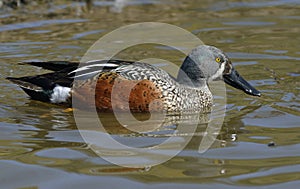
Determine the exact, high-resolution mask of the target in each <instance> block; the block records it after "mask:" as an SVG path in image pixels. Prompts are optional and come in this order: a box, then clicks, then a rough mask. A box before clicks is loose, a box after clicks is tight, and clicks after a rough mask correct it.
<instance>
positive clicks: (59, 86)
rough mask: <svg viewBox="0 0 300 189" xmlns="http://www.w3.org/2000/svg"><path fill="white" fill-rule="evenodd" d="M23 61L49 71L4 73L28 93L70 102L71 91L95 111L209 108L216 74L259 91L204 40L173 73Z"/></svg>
mask: <svg viewBox="0 0 300 189" xmlns="http://www.w3.org/2000/svg"><path fill="white" fill-rule="evenodd" d="M27 64H31V65H34V66H39V67H42V68H45V69H49V70H52V71H54V72H52V73H48V74H43V75H37V76H29V77H21V78H11V77H10V78H8V79H9V80H11V81H12V82H14V83H16V84H18V85H19V86H20V87H21V88H22V89H23V90H24V91H25V92H26V93H27V94H28V95H29V96H31V98H32V99H36V100H40V101H45V102H52V103H71V100H70V99H71V97H72V98H73V101H74V100H76V101H79V102H80V103H82V104H83V105H87V106H94V105H96V107H97V109H98V110H99V111H119V110H121V111H126V110H130V111H133V112H149V111H153V110H154V111H167V112H177V111H204V110H208V109H209V108H210V107H211V105H212V94H211V92H210V91H209V88H208V86H207V82H208V81H209V80H215V79H224V80H225V82H227V83H229V84H230V85H232V86H234V87H236V88H239V89H242V90H244V91H245V92H246V93H248V94H251V95H256V96H259V95H260V93H259V92H258V91H257V90H256V89H254V88H253V87H251V86H250V85H249V84H248V83H247V82H246V81H245V80H244V79H243V78H242V77H240V76H239V75H238V74H237V72H236V71H235V70H234V69H233V67H232V65H231V62H230V61H229V59H228V58H227V56H226V55H225V54H224V53H223V52H222V51H220V50H219V49H217V48H215V47H211V46H205V45H202V46H199V47H197V48H196V49H195V50H193V51H192V52H191V54H190V55H189V56H188V57H187V58H186V59H185V61H184V62H183V64H182V66H181V71H180V72H179V74H178V77H177V78H173V77H172V76H170V75H169V74H168V73H167V72H166V71H164V70H162V69H160V68H158V67H156V66H154V65H150V64H146V63H141V62H131V61H121V60H108V61H106V60H102V61H90V62H88V63H86V64H81V65H82V66H81V67H78V66H79V64H78V63H75V62H64V61H50V62H29V63H27ZM223 76H224V78H223ZM227 77H228V78H227ZM226 78H227V79H226ZM239 83H242V84H239Z"/></svg>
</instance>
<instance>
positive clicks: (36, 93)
mask: <svg viewBox="0 0 300 189" xmlns="http://www.w3.org/2000/svg"><path fill="white" fill-rule="evenodd" d="M6 79H8V80H9V81H11V82H12V83H15V84H17V85H18V86H20V88H21V89H22V90H23V91H24V92H25V93H26V94H28V95H29V96H30V97H31V98H32V99H34V100H39V101H44V102H49V101H50V98H51V90H44V89H43V88H42V87H41V86H38V85H36V84H34V83H30V82H28V81H25V80H22V78H14V77H7V78H6Z"/></svg>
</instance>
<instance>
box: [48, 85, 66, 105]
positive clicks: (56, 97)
mask: <svg viewBox="0 0 300 189" xmlns="http://www.w3.org/2000/svg"><path fill="white" fill-rule="evenodd" d="M70 92H71V88H70V87H63V86H60V85H56V86H55V87H54V89H53V93H52V94H51V98H50V101H51V102H52V103H62V102H66V101H67V99H68V98H69V97H70V95H71V94H70Z"/></svg>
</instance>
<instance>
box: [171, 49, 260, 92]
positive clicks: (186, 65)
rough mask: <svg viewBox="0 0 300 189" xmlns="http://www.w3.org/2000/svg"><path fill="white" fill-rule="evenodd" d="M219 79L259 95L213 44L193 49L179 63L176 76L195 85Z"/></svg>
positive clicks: (186, 82) (179, 80)
mask: <svg viewBox="0 0 300 189" xmlns="http://www.w3.org/2000/svg"><path fill="white" fill-rule="evenodd" d="M219 79H222V80H224V81H225V83H227V84H229V85H231V86H232V87H234V88H237V89H240V90H242V91H244V92H245V93H247V94H250V95H253V96H260V95H261V94H260V92H259V91H258V90H256V89H255V88H254V87H253V86H251V85H250V84H249V83H248V82H247V81H246V80H245V79H244V78H243V77H242V76H240V74H239V73H238V72H237V71H236V70H235V69H234V67H233V65H232V63H231V61H230V60H229V58H228V56H227V55H226V54H225V53H224V52H223V51H221V50H220V49H218V48H216V47H213V46H208V45H200V46H198V47H197V48H195V49H193V50H192V52H191V53H190V54H189V55H188V56H187V57H186V59H185V60H184V62H183V64H182V65H181V68H180V71H179V73H178V77H177V80H178V82H180V83H182V84H188V85H193V86H195V87H201V86H203V85H204V84H205V85H206V84H207V82H209V81H213V80H219Z"/></svg>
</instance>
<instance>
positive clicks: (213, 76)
mask: <svg viewBox="0 0 300 189" xmlns="http://www.w3.org/2000/svg"><path fill="white" fill-rule="evenodd" d="M224 69H225V63H222V64H221V67H220V68H219V69H218V71H217V72H216V73H215V74H214V75H212V76H211V77H210V78H209V81H213V80H215V79H217V78H221V76H222V75H223V72H224Z"/></svg>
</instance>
